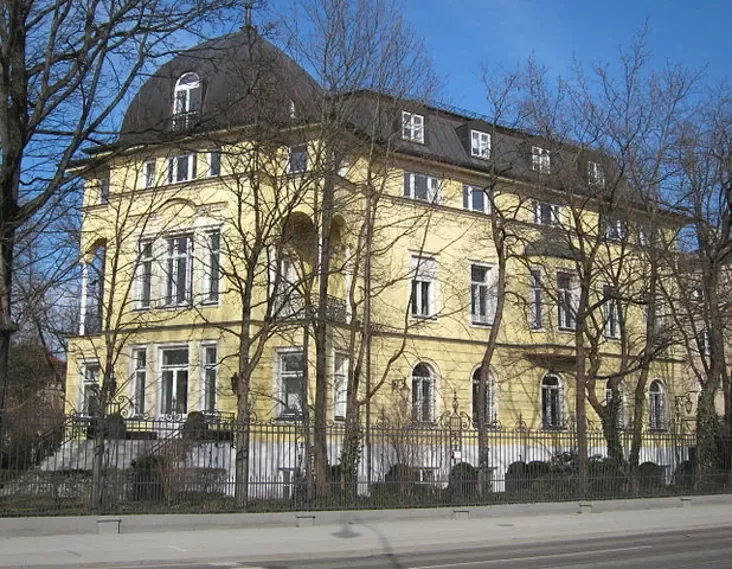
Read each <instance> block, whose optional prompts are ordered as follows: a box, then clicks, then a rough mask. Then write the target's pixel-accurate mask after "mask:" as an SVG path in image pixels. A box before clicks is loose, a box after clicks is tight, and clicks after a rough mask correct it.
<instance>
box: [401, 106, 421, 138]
mask: <svg viewBox="0 0 732 569" xmlns="http://www.w3.org/2000/svg"><path fill="white" fill-rule="evenodd" d="M402 138H403V139H404V140H411V141H412V142H419V143H420V144H424V116H422V115H418V114H415V113H409V112H407V111H402Z"/></svg>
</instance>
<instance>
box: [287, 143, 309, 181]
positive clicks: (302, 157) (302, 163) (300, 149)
mask: <svg viewBox="0 0 732 569" xmlns="http://www.w3.org/2000/svg"><path fill="white" fill-rule="evenodd" d="M307 169H308V146H307V144H298V145H297V146H290V158H289V172H290V174H299V173H301V172H307Z"/></svg>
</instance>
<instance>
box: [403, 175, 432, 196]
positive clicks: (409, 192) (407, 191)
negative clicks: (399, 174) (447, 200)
mask: <svg viewBox="0 0 732 569" xmlns="http://www.w3.org/2000/svg"><path fill="white" fill-rule="evenodd" d="M420 177H422V178H424V179H425V188H426V191H427V195H426V198H422V197H419V196H417V179H418V178H420ZM404 197H406V198H409V199H412V200H415V201H420V202H425V203H437V202H438V201H439V199H440V179H439V178H435V177H434V176H428V175H426V174H419V173H416V172H404Z"/></svg>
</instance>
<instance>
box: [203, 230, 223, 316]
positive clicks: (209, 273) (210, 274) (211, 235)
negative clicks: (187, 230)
mask: <svg viewBox="0 0 732 569" xmlns="http://www.w3.org/2000/svg"><path fill="white" fill-rule="evenodd" d="M205 253H206V261H205V263H204V273H205V274H204V286H203V292H204V299H203V301H204V302H207V303H216V302H218V301H219V282H220V279H221V277H220V274H221V265H220V262H221V233H220V231H219V230H218V229H216V230H214V231H208V232H206V251H205Z"/></svg>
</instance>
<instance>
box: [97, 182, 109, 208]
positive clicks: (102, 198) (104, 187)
mask: <svg viewBox="0 0 732 569" xmlns="http://www.w3.org/2000/svg"><path fill="white" fill-rule="evenodd" d="M98 183H99V203H100V204H105V203H107V202H108V201H109V178H107V177H104V178H99V180H98Z"/></svg>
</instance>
